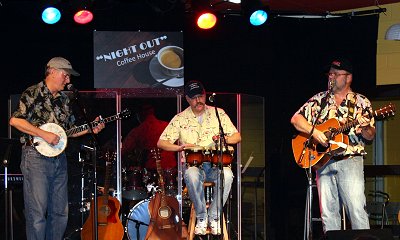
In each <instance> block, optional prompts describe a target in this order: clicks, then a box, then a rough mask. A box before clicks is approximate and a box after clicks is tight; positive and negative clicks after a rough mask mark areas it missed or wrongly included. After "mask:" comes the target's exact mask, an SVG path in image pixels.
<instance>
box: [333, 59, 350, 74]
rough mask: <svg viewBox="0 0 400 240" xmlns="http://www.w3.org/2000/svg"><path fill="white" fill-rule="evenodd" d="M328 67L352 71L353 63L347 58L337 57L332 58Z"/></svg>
mask: <svg viewBox="0 0 400 240" xmlns="http://www.w3.org/2000/svg"><path fill="white" fill-rule="evenodd" d="M328 67H329V68H334V69H337V70H344V71H346V72H348V73H353V65H352V64H351V62H350V61H349V60H348V59H345V58H337V59H335V60H333V61H332V62H331V63H330V65H329V66H328ZM328 70H329V69H328Z"/></svg>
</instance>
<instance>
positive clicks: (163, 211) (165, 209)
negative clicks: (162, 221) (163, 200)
mask: <svg viewBox="0 0 400 240" xmlns="http://www.w3.org/2000/svg"><path fill="white" fill-rule="evenodd" d="M158 214H159V215H160V217H162V218H169V217H170V216H171V210H170V209H169V207H160V209H159V211H158Z"/></svg>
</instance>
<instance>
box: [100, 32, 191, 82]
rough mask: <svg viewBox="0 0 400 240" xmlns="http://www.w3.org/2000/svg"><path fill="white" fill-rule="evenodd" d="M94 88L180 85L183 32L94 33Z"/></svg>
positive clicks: (181, 77) (182, 79)
mask: <svg viewBox="0 0 400 240" xmlns="http://www.w3.org/2000/svg"><path fill="white" fill-rule="evenodd" d="M93 39H94V87H95V88H139V89H143V88H145V89H149V88H157V89H158V90H159V89H160V88H161V89H162V88H169V89H170V88H181V87H182V86H183V84H184V78H183V70H184V69H183V67H184V61H183V34H182V32H116V31H95V32H94V36H93Z"/></svg>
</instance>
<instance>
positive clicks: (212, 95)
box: [208, 93, 217, 102]
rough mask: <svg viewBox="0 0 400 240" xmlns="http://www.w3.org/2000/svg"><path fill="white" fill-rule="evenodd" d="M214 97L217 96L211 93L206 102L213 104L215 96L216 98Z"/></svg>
mask: <svg viewBox="0 0 400 240" xmlns="http://www.w3.org/2000/svg"><path fill="white" fill-rule="evenodd" d="M216 95H217V94H215V93H212V94H211V95H210V96H209V97H208V101H210V102H214V101H215V96H216Z"/></svg>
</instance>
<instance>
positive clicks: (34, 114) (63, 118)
mask: <svg viewBox="0 0 400 240" xmlns="http://www.w3.org/2000/svg"><path fill="white" fill-rule="evenodd" d="M69 103H70V99H69V98H68V96H67V95H66V94H65V93H63V92H59V93H58V94H57V96H55V97H54V96H53V95H52V94H51V92H50V90H49V89H48V88H47V86H46V84H45V82H44V81H42V82H40V83H38V84H35V85H33V86H31V87H29V88H27V89H26V90H25V91H24V92H23V93H22V95H21V97H20V100H19V105H18V108H17V110H16V111H15V112H14V113H13V114H12V116H13V117H16V118H23V119H25V120H27V121H28V122H30V123H31V124H32V125H34V126H37V127H39V126H41V125H43V124H45V123H56V124H58V125H59V126H61V127H62V128H64V129H65V130H68V129H70V128H72V127H74V123H75V116H74V115H73V114H72V110H71V108H70V106H69ZM28 137H29V135H27V134H25V133H23V134H22V136H21V139H20V140H21V143H25V141H26V139H27V138H28Z"/></svg>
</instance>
